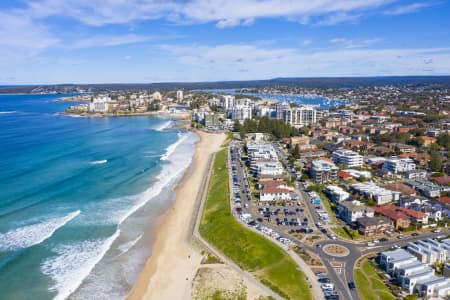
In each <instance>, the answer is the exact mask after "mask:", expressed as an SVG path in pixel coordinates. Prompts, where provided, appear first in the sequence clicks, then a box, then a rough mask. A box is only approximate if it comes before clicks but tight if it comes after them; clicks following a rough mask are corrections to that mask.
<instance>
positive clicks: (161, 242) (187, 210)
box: [128, 132, 226, 300]
mask: <svg viewBox="0 0 450 300" xmlns="http://www.w3.org/2000/svg"><path fill="white" fill-rule="evenodd" d="M198 134H199V136H200V141H199V142H198V144H197V145H196V151H195V156H194V160H193V162H192V166H191V168H189V169H188V170H187V171H186V174H185V176H184V177H183V179H182V180H181V181H180V183H179V185H178V186H177V188H176V201H175V204H174V205H173V207H171V209H170V210H169V212H168V213H167V215H166V217H165V219H164V221H163V223H162V224H161V225H160V227H159V229H158V231H157V234H156V241H155V243H154V245H153V248H152V250H151V255H150V257H149V259H148V260H147V262H146V264H145V267H144V269H143V271H142V272H141V274H140V275H139V277H138V279H137V281H136V283H135V286H134V288H133V289H132V291H131V293H130V294H129V296H128V299H131V300H135V299H136V300H137V299H190V298H191V287H192V280H193V278H194V277H195V275H196V272H197V270H198V269H199V267H200V266H201V260H202V255H201V253H200V252H199V251H198V249H196V248H194V247H193V246H192V245H191V244H190V241H189V235H190V234H191V233H192V232H191V229H190V226H189V224H190V223H191V222H192V218H195V215H196V212H195V208H196V205H195V204H196V200H197V196H198V194H199V193H201V192H202V191H201V183H202V181H203V180H204V178H205V176H208V173H209V167H210V165H209V159H208V158H209V157H210V156H211V155H212V154H213V153H215V152H217V151H218V150H219V149H220V147H221V145H222V143H223V142H224V140H225V137H226V136H225V134H208V133H204V132H198Z"/></svg>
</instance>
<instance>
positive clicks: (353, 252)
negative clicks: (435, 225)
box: [229, 142, 450, 300]
mask: <svg viewBox="0 0 450 300" xmlns="http://www.w3.org/2000/svg"><path fill="white" fill-rule="evenodd" d="M242 146H243V145H242V143H236V142H235V143H232V144H231V146H230V154H231V159H230V161H231V162H232V166H230V170H229V171H230V174H232V176H230V186H231V187H232V188H231V190H232V192H233V196H232V197H231V198H232V199H234V200H235V201H234V204H233V203H232V207H234V210H232V212H233V215H234V216H235V217H236V218H238V220H239V215H240V214H250V215H251V216H252V220H253V221H251V222H249V223H248V224H247V225H248V226H250V227H255V226H256V224H258V223H260V224H261V225H263V226H265V227H267V228H270V229H271V230H273V231H274V232H276V233H277V234H278V235H279V237H282V238H286V239H289V240H291V241H292V242H293V243H294V244H295V245H297V246H298V247H300V248H303V249H305V250H308V251H310V252H311V253H314V254H316V255H317V256H318V257H319V258H320V259H321V260H322V262H323V265H324V267H325V268H326V270H327V277H328V278H329V279H330V280H331V282H332V283H333V284H334V287H335V291H336V293H337V295H339V297H340V298H339V299H351V300H360V299H361V298H360V296H359V294H358V292H357V289H350V288H349V283H351V282H354V276H353V275H354V274H353V273H354V268H355V264H356V262H357V261H358V259H359V258H361V257H363V256H365V255H368V254H375V253H379V252H382V251H386V250H389V249H392V248H394V247H404V246H406V245H407V244H408V243H409V242H415V241H417V240H423V239H428V238H436V237H438V236H442V235H446V234H449V233H450V232H449V231H448V230H444V231H441V232H439V233H431V232H430V233H425V234H420V235H418V236H411V235H405V237H404V238H403V239H397V238H391V239H389V240H388V241H385V242H380V243H378V244H377V245H376V246H373V247H368V246H367V242H354V241H350V240H344V239H343V238H338V239H334V240H333V239H330V238H329V237H328V236H327V235H326V234H323V233H322V232H321V231H320V228H318V227H317V226H316V224H317V223H318V222H320V220H319V218H318V215H317V213H316V211H315V205H313V204H312V203H311V198H310V196H309V195H308V194H307V193H306V191H305V190H304V189H297V190H296V191H297V192H298V196H299V199H298V202H299V203H302V204H303V205H302V206H301V207H303V208H305V210H304V212H302V213H301V218H303V217H306V218H308V219H309V222H308V227H309V228H311V229H313V230H314V232H315V233H316V234H320V235H321V236H322V237H323V238H324V239H325V240H323V239H321V240H320V241H319V242H316V243H314V244H313V245H307V244H306V243H304V242H302V241H300V240H298V239H296V238H295V237H293V236H292V235H289V234H288V233H287V232H286V229H287V228H286V227H283V226H277V225H274V224H272V223H271V222H269V220H270V217H269V218H266V217H264V218H262V216H261V215H260V214H258V212H257V211H256V208H257V206H256V203H255V202H254V201H252V196H251V191H250V185H249V181H248V178H247V173H246V169H245V166H244V162H243V161H242V160H241V159H240V152H241V151H243V150H242ZM275 149H276V151H277V154H278V155H279V157H280V160H281V161H283V163H284V164H285V165H286V166H287V167H288V168H290V166H289V162H288V161H287V158H286V155H285V154H284V153H283V152H282V150H281V149H280V148H278V147H275ZM290 173H291V174H290V176H296V174H295V173H294V172H290ZM252 208H253V209H252ZM298 214H299V215H300V213H298ZM311 219H312V220H311ZM255 220H258V222H255ZM327 245H339V246H342V247H344V248H346V249H347V250H348V253H347V254H346V255H345V256H335V255H331V254H329V253H327V252H326V251H324V248H325V247H326V246H327ZM335 265H338V266H339V267H336V266H335ZM314 280H317V278H315V279H314Z"/></svg>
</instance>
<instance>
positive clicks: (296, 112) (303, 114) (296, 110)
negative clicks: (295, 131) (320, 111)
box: [283, 105, 317, 128]
mask: <svg viewBox="0 0 450 300" xmlns="http://www.w3.org/2000/svg"><path fill="white" fill-rule="evenodd" d="M283 120H284V122H286V123H289V124H290V125H291V126H294V127H296V128H299V127H303V126H307V125H311V124H315V123H316V122H317V115H316V109H315V108H314V107H313V106H308V105H302V106H298V107H293V108H289V109H287V110H284V112H283Z"/></svg>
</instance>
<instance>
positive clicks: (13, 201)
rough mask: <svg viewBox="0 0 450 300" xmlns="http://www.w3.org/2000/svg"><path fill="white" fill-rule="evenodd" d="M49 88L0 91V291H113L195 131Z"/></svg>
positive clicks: (60, 295) (59, 294)
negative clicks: (96, 107) (89, 104)
mask: <svg viewBox="0 0 450 300" xmlns="http://www.w3.org/2000/svg"><path fill="white" fill-rule="evenodd" d="M57 97H60V96H55V95H3V96H0V128H1V130H0V154H1V156H0V298H1V299H66V298H70V299H122V298H124V297H125V296H126V294H127V293H128V292H129V290H130V288H131V286H132V284H133V282H134V280H135V279H136V276H137V274H138V272H139V271H140V270H141V268H142V266H143V263H144V261H145V258H146V256H147V255H148V254H149V247H150V246H151V241H152V235H151V230H148V229H149V228H150V229H151V228H153V227H154V226H155V224H157V222H158V220H159V216H160V215H161V214H162V213H163V212H165V210H166V209H167V207H168V206H169V205H170V203H171V201H173V187H174V184H175V183H176V181H177V180H178V179H179V178H180V177H181V176H182V174H183V172H184V170H185V169H186V168H187V167H188V166H189V164H190V161H191V157H192V155H193V152H194V144H195V142H196V140H197V137H196V136H195V135H193V134H192V133H189V132H186V131H181V130H179V129H175V128H174V127H173V125H174V123H175V121H174V120H171V119H168V118H158V117H116V118H114V117H106V118H89V117H70V116H63V115H59V114H57V112H59V111H62V110H64V108H66V107H67V106H69V105H70V104H68V103H57V102H55V101H54V100H55V99H56V98H57ZM146 229H147V230H146ZM144 232H147V233H144ZM149 232H150V233H149Z"/></svg>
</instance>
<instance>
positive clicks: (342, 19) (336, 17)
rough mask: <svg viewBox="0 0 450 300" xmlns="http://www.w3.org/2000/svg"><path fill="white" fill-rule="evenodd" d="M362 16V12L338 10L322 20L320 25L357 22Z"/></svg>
mask: <svg viewBox="0 0 450 300" xmlns="http://www.w3.org/2000/svg"><path fill="white" fill-rule="evenodd" d="M361 17H362V14H348V13H346V12H338V13H335V14H332V15H329V16H327V17H325V18H324V19H323V20H320V21H319V22H318V23H317V24H318V25H336V24H339V23H355V22H357V21H358V20H359V19H360V18H361Z"/></svg>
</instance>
